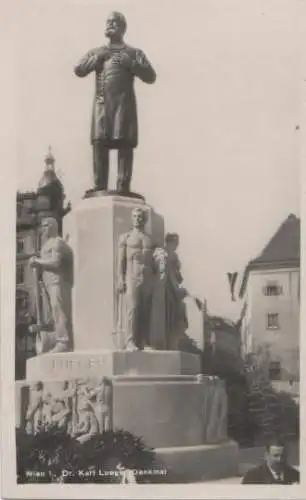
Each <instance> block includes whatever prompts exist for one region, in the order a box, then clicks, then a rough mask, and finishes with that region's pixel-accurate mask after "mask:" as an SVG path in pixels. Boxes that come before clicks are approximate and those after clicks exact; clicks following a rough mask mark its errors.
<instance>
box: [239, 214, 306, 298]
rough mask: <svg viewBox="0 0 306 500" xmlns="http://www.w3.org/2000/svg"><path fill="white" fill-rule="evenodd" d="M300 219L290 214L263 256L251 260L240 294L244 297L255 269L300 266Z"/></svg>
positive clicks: (262, 253) (265, 249) (264, 250)
mask: <svg viewBox="0 0 306 500" xmlns="http://www.w3.org/2000/svg"><path fill="white" fill-rule="evenodd" d="M300 232H301V223H300V219H299V218H298V217H297V216H296V215H294V214H290V215H289V216H288V217H287V219H286V220H285V221H284V222H282V224H281V225H280V226H279V227H278V229H277V231H276V232H275V233H274V235H273V236H272V238H271V239H270V241H269V242H268V244H267V245H266V246H265V247H264V249H263V251H262V252H261V254H260V255H259V256H258V257H256V258H255V259H253V260H251V261H250V262H249V263H248V265H247V267H246V269H245V271H244V275H243V279H242V284H241V288H240V292H239V296H240V298H241V297H242V296H243V294H244V291H245V288H246V284H247V279H248V275H249V272H250V271H252V270H254V269H278V268H284V267H299V265H300Z"/></svg>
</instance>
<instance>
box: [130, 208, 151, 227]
mask: <svg viewBox="0 0 306 500" xmlns="http://www.w3.org/2000/svg"><path fill="white" fill-rule="evenodd" d="M147 219H148V217H147V212H146V211H145V210H142V208H139V207H137V208H134V209H133V210H132V225H133V227H136V228H138V229H140V228H143V227H144V226H145V224H146V222H147Z"/></svg>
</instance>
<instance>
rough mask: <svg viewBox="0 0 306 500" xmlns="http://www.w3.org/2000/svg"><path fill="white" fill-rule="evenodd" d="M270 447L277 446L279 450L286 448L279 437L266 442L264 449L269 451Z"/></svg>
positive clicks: (284, 442)
mask: <svg viewBox="0 0 306 500" xmlns="http://www.w3.org/2000/svg"><path fill="white" fill-rule="evenodd" d="M271 446H278V447H280V448H286V441H285V440H284V439H283V438H282V437H279V436H274V437H271V438H269V439H267V440H266V443H265V449H266V451H268V452H269V451H270V448H271Z"/></svg>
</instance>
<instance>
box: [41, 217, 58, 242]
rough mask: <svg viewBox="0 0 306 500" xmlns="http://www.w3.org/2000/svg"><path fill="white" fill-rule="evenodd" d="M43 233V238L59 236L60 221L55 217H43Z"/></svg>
mask: <svg viewBox="0 0 306 500" xmlns="http://www.w3.org/2000/svg"><path fill="white" fill-rule="evenodd" d="M41 234H42V238H43V240H46V239H48V238H55V237H56V236H58V222H57V220H56V219H55V218H54V217H45V218H44V219H42V221H41Z"/></svg>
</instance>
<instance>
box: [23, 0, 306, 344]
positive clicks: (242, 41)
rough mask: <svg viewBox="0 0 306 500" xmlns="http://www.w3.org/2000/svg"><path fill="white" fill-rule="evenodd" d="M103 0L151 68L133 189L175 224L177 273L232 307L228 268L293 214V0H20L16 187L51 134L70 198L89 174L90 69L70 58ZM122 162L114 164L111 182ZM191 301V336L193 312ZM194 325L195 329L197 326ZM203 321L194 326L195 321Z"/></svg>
mask: <svg viewBox="0 0 306 500" xmlns="http://www.w3.org/2000/svg"><path fill="white" fill-rule="evenodd" d="M111 10H119V11H122V12H123V13H124V14H125V16H126V18H127V23H128V29H127V33H126V41H127V42H128V43H130V44H131V45H133V46H136V47H139V48H141V49H142V50H143V51H144V52H145V53H146V55H147V57H148V58H149V60H150V61H151V63H152V65H153V67H154V68H155V70H156V72H157V80H156V83H155V84H154V85H146V84H144V83H142V82H140V81H137V82H136V84H135V87H136V94H137V100H138V115H139V146H138V148H137V150H136V153H135V162H134V175H133V181H132V189H133V190H134V191H137V192H140V193H142V194H143V195H144V196H145V198H146V201H147V202H148V203H149V204H150V205H152V206H153V207H154V208H155V210H156V211H157V212H159V213H160V214H162V215H163V216H164V219H165V227H166V231H171V232H177V233H179V235H180V240H181V244H180V248H179V255H180V258H181V262H182V267H183V275H184V279H185V286H186V287H187V288H188V289H189V291H190V292H191V293H192V294H194V295H198V296H199V297H200V298H206V299H207V304H208V310H209V312H211V313H212V314H218V315H224V316H226V317H229V318H232V319H237V318H238V316H239V312H240V309H241V304H240V303H239V302H236V303H233V302H231V300H230V294H229V287H228V282H227V274H226V273H227V272H231V271H239V272H242V271H243V269H244V267H245V265H246V264H247V262H248V261H249V260H250V259H252V258H255V257H256V256H257V255H258V254H259V253H260V252H261V251H262V249H263V247H264V246H265V244H266V243H267V242H268V240H269V239H270V237H272V235H273V233H274V232H275V231H276V230H277V228H278V226H279V225H280V224H281V223H282V222H283V220H284V219H285V218H286V217H287V216H288V215H289V214H290V213H295V214H297V215H299V203H300V200H299V182H300V179H299V152H300V151H299V141H300V130H299V125H300V120H301V117H300V114H301V68H300V43H299V30H298V23H297V21H298V12H297V9H296V2H292V1H290V0H249V1H246V0H189V1H188V2H186V1H180V0H176V1H170V0H154V1H140V0H117V1H114V0H112V1H108V0H105V1H103V2H102V1H91V0H86V2H85V1H84V0H83V1H81V0H78V1H77V0H75V1H72V0H70V1H68V0H61V1H58V0H57V1H55V0H52V1H51V0H50V1H49V0H39V1H37V0H36V1H34V0H27V1H24V2H20V3H19V6H18V11H16V16H18V19H17V24H16V26H17V32H18V37H17V40H18V42H17V43H18V45H17V55H18V65H17V81H18V86H16V89H17V95H16V99H17V101H16V102H17V115H16V116H17V148H16V154H17V165H18V167H17V187H18V189H20V190H26V189H29V190H30V189H33V188H36V186H37V184H38V180H39V178H40V176H41V173H42V170H43V168H44V162H43V160H44V156H45V154H46V152H47V149H48V146H49V144H51V145H52V149H53V153H54V155H55V158H56V169H57V170H58V171H59V172H60V177H61V180H62V182H63V184H64V186H65V189H66V194H67V199H69V200H71V201H72V205H75V204H77V203H79V202H80V199H81V197H82V195H83V194H84V191H85V190H86V189H87V188H89V187H91V185H92V177H91V168H92V167H91V148H90V143H89V134H90V118H91V108H92V99H93V91H94V77H93V75H91V76H88V77H87V78H85V79H79V78H77V77H76V76H75V75H74V73H73V67H74V65H75V64H76V63H77V62H78V60H79V59H80V58H81V57H82V56H83V55H84V54H85V53H86V52H87V50H89V49H90V48H93V47H97V46H99V45H102V44H103V43H104V25H105V20H106V17H107V15H108V13H109V12H110V11H111ZM115 174H116V166H115V163H113V165H112V177H111V179H112V183H113V182H114V180H115ZM193 307H194V306H192V304H191V303H189V305H188V310H189V311H190V321H191V327H190V328H191V331H192V332H193V336H195V337H196V336H197V335H200V333H199V332H200V316H199V314H198V313H197V312H196V311H195V309H193ZM194 332H195V333H194ZM197 332H198V333H197Z"/></svg>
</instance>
